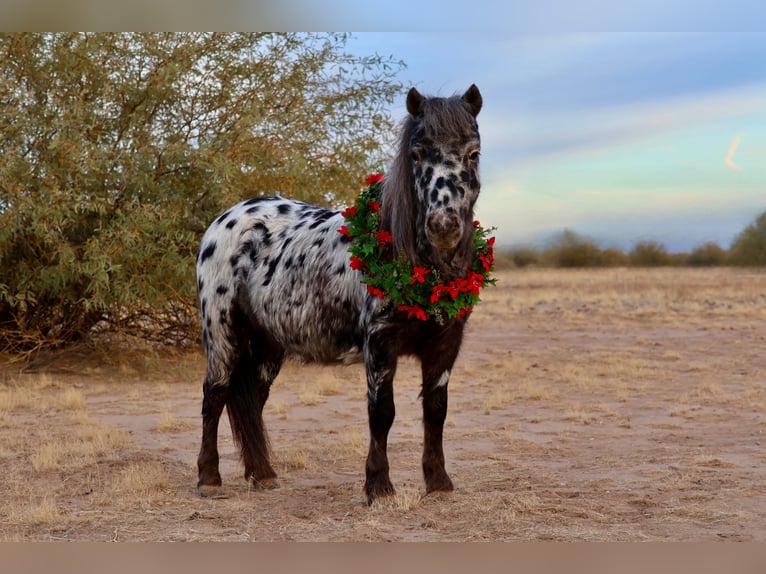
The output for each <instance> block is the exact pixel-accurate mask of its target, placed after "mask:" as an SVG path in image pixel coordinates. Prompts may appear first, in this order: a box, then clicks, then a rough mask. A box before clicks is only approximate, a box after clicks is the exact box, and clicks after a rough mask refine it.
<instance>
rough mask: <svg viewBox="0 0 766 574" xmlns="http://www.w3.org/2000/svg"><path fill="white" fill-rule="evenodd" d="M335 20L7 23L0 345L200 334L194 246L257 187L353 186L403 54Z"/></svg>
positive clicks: (301, 192)
mask: <svg viewBox="0 0 766 574" xmlns="http://www.w3.org/2000/svg"><path fill="white" fill-rule="evenodd" d="M345 42H346V36H344V35H335V34H326V35H325V34H322V35H314V34H171V33H168V34H74V33H72V34H70V33H66V34H64V33H56V34H4V35H0V351H3V350H4V351H12V352H24V351H29V350H31V349H37V348H42V347H46V346H55V345H61V344H66V343H67V342H70V341H73V340H77V339H79V338H82V337H84V336H86V335H87V334H88V333H89V332H91V331H92V329H93V328H94V326H96V325H98V326H99V327H103V328H119V329H121V330H124V331H127V332H129V333H135V334H141V335H142V336H147V337H150V338H153V339H158V340H164V341H169V342H176V343H177V342H188V341H190V340H193V339H194V338H195V336H196V310H195V309H196V304H195V292H194V285H195V281H194V258H195V255H196V250H197V247H198V241H199V238H200V236H201V234H202V232H203V231H204V229H205V227H206V226H207V224H209V222H210V221H212V219H213V218H214V217H215V216H216V215H217V214H219V213H220V212H221V211H222V210H223V209H225V208H226V207H228V206H230V205H231V204H233V203H235V202H236V201H239V200H241V199H244V198H248V197H253V196H256V195H262V194H272V193H275V192H279V193H281V194H282V195H284V196H288V197H293V198H297V199H301V200H305V201H310V202H314V203H319V204H333V203H334V204H340V203H344V202H345V201H347V200H348V199H349V198H351V197H353V196H354V195H355V194H356V192H357V191H358V188H359V181H360V176H361V175H362V174H365V173H368V172H369V171H372V170H373V169H375V168H378V167H379V166H380V165H381V164H382V163H383V161H384V158H385V154H386V153H388V144H389V143H390V142H391V140H392V136H393V134H392V124H391V121H390V119H389V116H388V114H387V111H386V106H387V105H388V104H390V103H391V102H392V101H393V97H394V96H395V95H396V94H397V93H398V92H399V91H400V90H401V86H400V85H398V84H397V83H395V82H394V81H393V78H394V75H395V74H396V73H397V72H398V70H399V69H400V67H401V64H400V63H396V62H392V61H390V60H388V59H383V58H380V57H378V56H371V57H368V58H356V57H352V56H349V55H347V54H345V52H344V46H345Z"/></svg>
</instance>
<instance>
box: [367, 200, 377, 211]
mask: <svg viewBox="0 0 766 574" xmlns="http://www.w3.org/2000/svg"><path fill="white" fill-rule="evenodd" d="M367 207H369V208H370V209H372V210H373V211H380V203H379V202H377V201H368V202H367Z"/></svg>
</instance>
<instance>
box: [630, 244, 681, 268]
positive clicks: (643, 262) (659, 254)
mask: <svg viewBox="0 0 766 574" xmlns="http://www.w3.org/2000/svg"><path fill="white" fill-rule="evenodd" d="M629 259H630V264H631V265H635V266H637V267H659V266H663V265H670V262H671V261H670V256H669V255H668V251H667V249H665V246H664V245H662V244H661V243H657V242H656V241H639V242H638V243H636V244H635V245H634V246H633V249H631V251H630V253H629Z"/></svg>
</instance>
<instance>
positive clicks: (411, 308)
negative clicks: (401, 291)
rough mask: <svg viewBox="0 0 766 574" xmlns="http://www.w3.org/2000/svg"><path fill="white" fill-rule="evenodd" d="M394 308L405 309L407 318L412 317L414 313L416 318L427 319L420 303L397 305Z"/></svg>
mask: <svg viewBox="0 0 766 574" xmlns="http://www.w3.org/2000/svg"><path fill="white" fill-rule="evenodd" d="M396 309H397V311H406V312H407V318H408V319H412V316H413V315H414V316H415V318H416V319H420V320H421V321H427V320H428V315H426V312H425V311H423V309H422V308H421V307H420V305H417V304H415V305H399V306H398V307H397V308H396Z"/></svg>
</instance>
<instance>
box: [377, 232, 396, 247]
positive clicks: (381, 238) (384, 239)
mask: <svg viewBox="0 0 766 574" xmlns="http://www.w3.org/2000/svg"><path fill="white" fill-rule="evenodd" d="M375 239H376V240H377V241H378V243H379V244H380V246H381V247H385V246H386V243H391V242H392V241H393V240H394V238H393V237H391V234H390V233H389V232H388V231H386V230H385V229H381V230H380V231H378V234H377V235H376V236H375Z"/></svg>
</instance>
